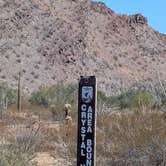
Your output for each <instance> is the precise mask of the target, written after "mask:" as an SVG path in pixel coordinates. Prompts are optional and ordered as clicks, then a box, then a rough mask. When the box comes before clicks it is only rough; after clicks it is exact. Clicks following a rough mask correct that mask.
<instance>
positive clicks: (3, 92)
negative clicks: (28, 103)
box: [0, 83, 17, 112]
mask: <svg viewBox="0 0 166 166" xmlns="http://www.w3.org/2000/svg"><path fill="white" fill-rule="evenodd" d="M16 101H17V91H16V90H15V89H12V88H10V87H9V86H8V85H7V83H0V111H1V112H2V111H4V110H7V108H8V106H10V105H11V104H14V103H16Z"/></svg>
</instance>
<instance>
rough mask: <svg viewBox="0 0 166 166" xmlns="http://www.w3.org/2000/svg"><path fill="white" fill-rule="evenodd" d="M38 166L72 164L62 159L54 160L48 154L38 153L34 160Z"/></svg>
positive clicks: (65, 165) (66, 165) (64, 165)
mask: <svg viewBox="0 0 166 166" xmlns="http://www.w3.org/2000/svg"><path fill="white" fill-rule="evenodd" d="M33 161H35V162H36V163H37V166H69V165H70V163H69V162H67V161H66V160H65V159H62V158H54V157H52V156H51V155H50V154H49V153H48V152H38V153H36V157H35V158H34V159H33Z"/></svg>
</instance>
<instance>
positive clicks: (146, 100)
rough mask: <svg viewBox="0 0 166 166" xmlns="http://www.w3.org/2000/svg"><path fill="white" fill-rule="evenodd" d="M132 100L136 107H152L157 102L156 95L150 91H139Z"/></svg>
mask: <svg viewBox="0 0 166 166" xmlns="http://www.w3.org/2000/svg"><path fill="white" fill-rule="evenodd" d="M132 101H133V105H134V106H135V107H152V106H153V105H154V103H155V97H154V96H153V94H152V93H150V92H148V91H138V92H136V94H135V95H134V96H133V99H132Z"/></svg>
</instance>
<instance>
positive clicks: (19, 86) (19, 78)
mask: <svg viewBox="0 0 166 166" xmlns="http://www.w3.org/2000/svg"><path fill="white" fill-rule="evenodd" d="M17 110H18V111H20V112H21V72H19V75H18V89H17Z"/></svg>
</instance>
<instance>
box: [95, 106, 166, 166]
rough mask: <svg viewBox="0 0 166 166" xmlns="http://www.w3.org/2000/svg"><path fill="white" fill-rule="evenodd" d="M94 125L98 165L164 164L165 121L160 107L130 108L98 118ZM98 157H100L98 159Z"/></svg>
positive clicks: (165, 151) (165, 144)
mask: <svg viewBox="0 0 166 166" xmlns="http://www.w3.org/2000/svg"><path fill="white" fill-rule="evenodd" d="M99 121H100V123H98V124H100V128H97V150H98V157H99V158H100V159H103V158H104V160H103V161H102V160H101V161H102V163H101V164H99V165H106V160H107V159H108V161H109V163H110V165H119V166H123V165H165V164H166V156H165V154H166V142H165V140H166V134H165V133H166V125H165V124H166V123H165V122H166V120H165V118H164V113H162V112H160V111H159V110H156V111H154V110H153V111H151V110H149V109H147V110H146V111H145V112H144V111H141V109H131V110H130V111H129V112H121V111H120V112H119V111H117V112H115V113H112V114H109V115H104V117H102V119H101V117H100V119H99ZM100 159H99V160H100Z"/></svg>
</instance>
